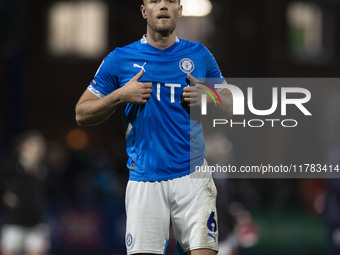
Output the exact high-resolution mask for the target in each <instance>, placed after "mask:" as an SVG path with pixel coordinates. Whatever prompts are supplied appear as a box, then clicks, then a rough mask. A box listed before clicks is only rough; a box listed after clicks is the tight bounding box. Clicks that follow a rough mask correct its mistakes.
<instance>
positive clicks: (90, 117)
mask: <svg viewBox="0 0 340 255" xmlns="http://www.w3.org/2000/svg"><path fill="white" fill-rule="evenodd" d="M142 75H143V70H141V71H140V72H139V73H138V74H137V75H136V76H135V77H133V78H132V79H131V80H130V81H129V82H128V83H127V84H125V85H124V86H123V87H121V88H119V89H116V90H114V91H113V92H111V93H110V94H109V95H107V96H105V97H103V98H99V97H98V96H96V95H94V94H93V93H92V92H91V91H89V90H86V91H85V92H84V93H83V95H82V96H81V97H80V99H79V101H78V103H77V105H76V121H77V123H78V125H79V126H81V127H83V126H93V125H97V124H99V123H101V122H103V121H105V120H106V119H108V118H109V117H110V116H111V114H112V113H114V112H115V111H116V110H117V108H118V107H119V105H121V104H122V103H126V102H128V103H132V104H145V103H146V102H147V101H148V99H149V98H150V95H151V92H152V90H151V88H152V84H151V83H149V82H138V80H139V79H140V78H141V77H142Z"/></svg>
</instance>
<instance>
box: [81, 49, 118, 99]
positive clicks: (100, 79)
mask: <svg viewBox="0 0 340 255" xmlns="http://www.w3.org/2000/svg"><path fill="white" fill-rule="evenodd" d="M118 74H119V70H118V59H117V55H116V53H115V51H112V52H111V53H110V54H109V55H108V56H107V57H105V58H104V60H103V62H102V63H101V65H100V66H99V68H98V70H97V72H96V74H95V76H94V78H93V80H92V81H91V83H90V85H89V86H88V87H87V89H88V90H90V91H91V92H92V93H93V94H95V95H96V96H98V97H100V98H102V97H104V96H107V95H108V94H110V93H111V92H112V91H114V90H116V89H117V88H118V87H119V82H118Z"/></svg>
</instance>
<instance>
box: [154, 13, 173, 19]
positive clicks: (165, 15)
mask: <svg viewBox="0 0 340 255" xmlns="http://www.w3.org/2000/svg"><path fill="white" fill-rule="evenodd" d="M157 19H159V20H168V19H170V16H169V15H167V14H160V15H158V16H157Z"/></svg>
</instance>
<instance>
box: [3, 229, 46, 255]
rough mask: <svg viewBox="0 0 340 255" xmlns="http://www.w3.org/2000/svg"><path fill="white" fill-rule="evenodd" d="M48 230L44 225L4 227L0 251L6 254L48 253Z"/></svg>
mask: <svg viewBox="0 0 340 255" xmlns="http://www.w3.org/2000/svg"><path fill="white" fill-rule="evenodd" d="M49 248H50V230H49V228H48V226H47V225H45V224H38V225H36V226H33V227H22V226H17V225H4V226H3V228H2V233H1V249H2V250H3V251H6V252H21V251H27V250H28V251H48V250H49Z"/></svg>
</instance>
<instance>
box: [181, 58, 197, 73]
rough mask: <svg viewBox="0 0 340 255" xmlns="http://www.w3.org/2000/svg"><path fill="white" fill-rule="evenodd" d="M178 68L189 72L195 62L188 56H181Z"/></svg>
mask: <svg viewBox="0 0 340 255" xmlns="http://www.w3.org/2000/svg"><path fill="white" fill-rule="evenodd" d="M179 68H181V70H182V72H184V73H191V72H192V71H194V69H195V64H194V62H193V61H192V60H191V59H190V58H183V59H182V60H181V61H180V62H179Z"/></svg>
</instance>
